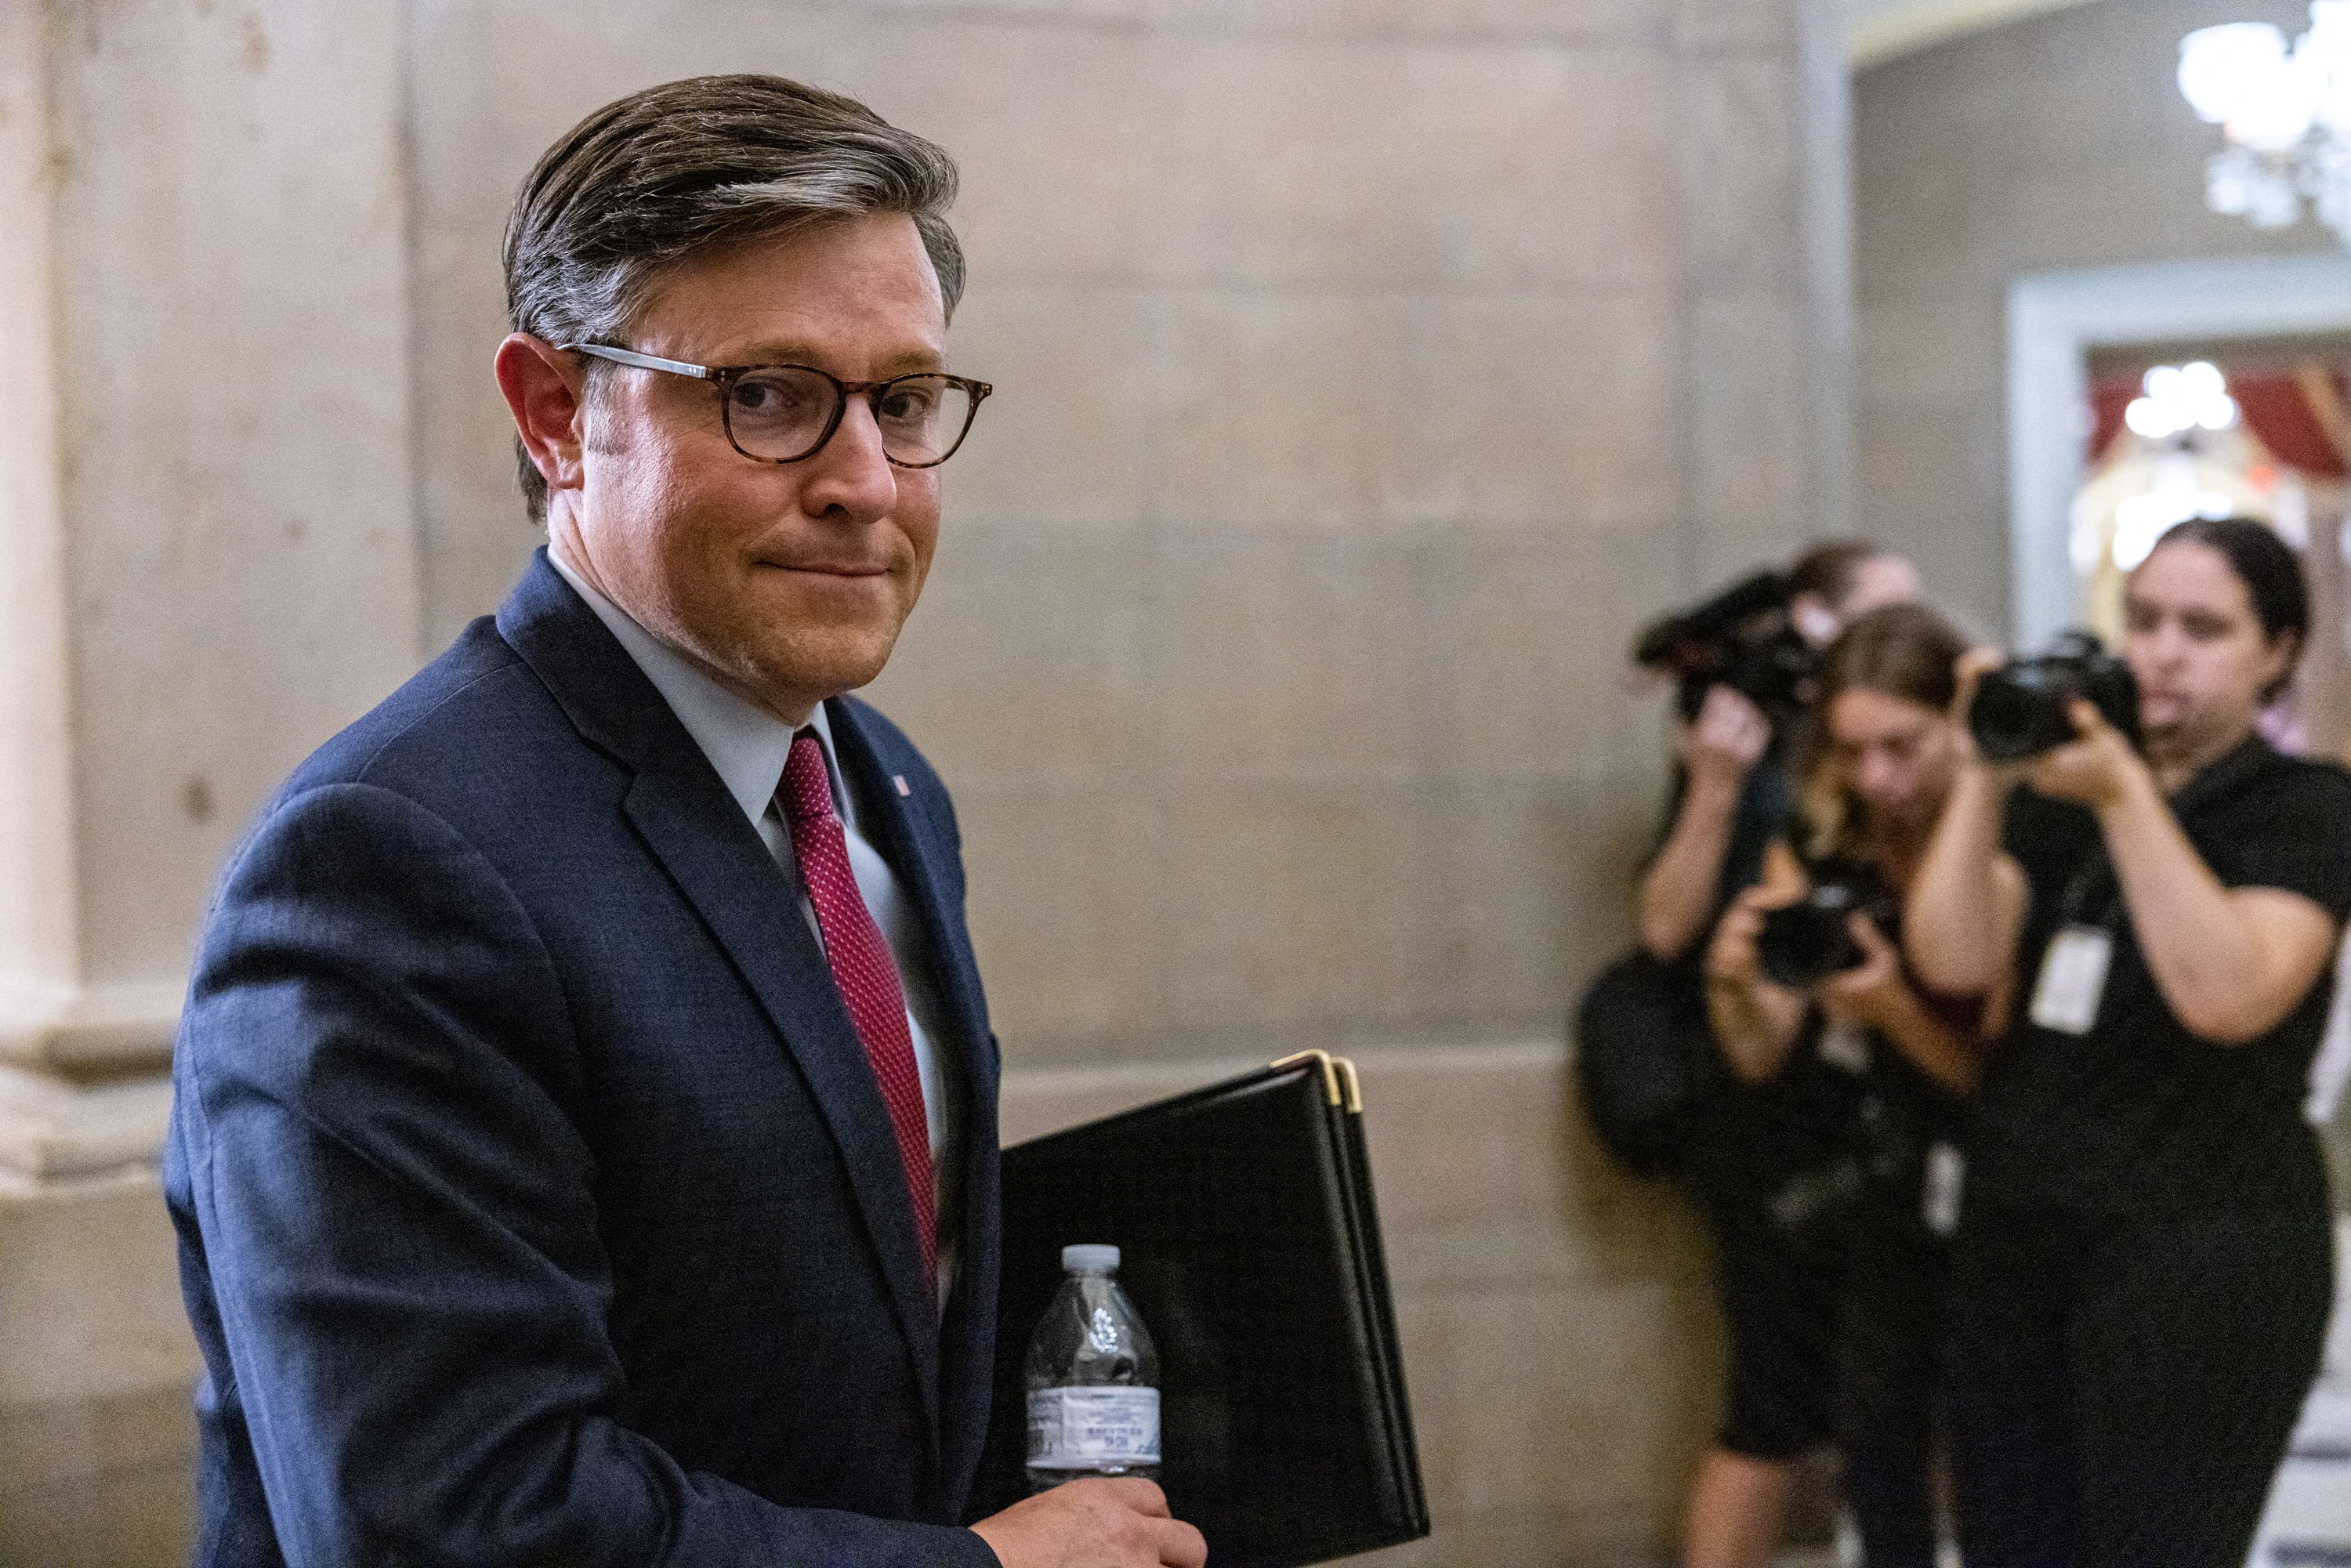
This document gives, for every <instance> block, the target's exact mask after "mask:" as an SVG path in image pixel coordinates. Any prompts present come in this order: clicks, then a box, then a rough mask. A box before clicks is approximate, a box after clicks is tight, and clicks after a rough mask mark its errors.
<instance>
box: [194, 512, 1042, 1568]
mask: <svg viewBox="0 0 2351 1568" xmlns="http://www.w3.org/2000/svg"><path fill="white" fill-rule="evenodd" d="M829 711H830V715H831V725H832V733H833V737H834V744H835V747H836V749H837V751H838V754H839V756H840V759H841V770H842V773H843V774H844V776H845V778H846V779H847V781H848V784H849V787H850V788H852V789H854V790H855V791H856V792H857V800H858V810H859V814H860V821H861V824H862V826H864V827H865V829H866V831H868V833H869V836H871V837H872V838H873V840H874V841H875V844H876V847H877V848H879V849H881V850H882V852H883V854H884V855H885V856H886V857H887V858H888V859H889V860H890V862H891V864H892V867H893V870H894V871H895V872H896V873H897V875H898V877H899V880H900V882H901V883H902V885H903V886H904V888H905V889H906V890H907V892H908V894H909V895H910V897H911V899H912V900H913V903H914V906H915V908H916V909H917V910H918V911H919V914H920V924H921V927H922V933H923V936H924V938H925V942H926V944H927V946H928V948H929V955H928V956H929V961H930V965H931V968H932V971H933V974H932V978H933V981H934V983H935V988H936V994H937V997H938V998H939V1001H940V1004H941V1009H942V1012H943V1015H944V1020H943V1021H944V1026H945V1027H944V1030H943V1032H944V1033H945V1035H946V1039H945V1040H942V1041H941V1042H940V1043H941V1045H942V1048H943V1050H942V1054H943V1056H945V1057H946V1058H947V1059H948V1060H949V1061H952V1062H954V1063H955V1064H956V1071H955V1072H953V1073H952V1074H951V1077H950V1082H951V1084H952V1087H951V1090H950V1092H958V1093H960V1094H961V1096H962V1100H961V1109H962V1124H963V1126H964V1128H965V1129H966V1136H965V1138H964V1140H963V1141H964V1145H965V1151H966V1152H965V1155H964V1158H965V1161H966V1164H965V1166H964V1168H963V1171H962V1181H961V1183H960V1190H961V1192H962V1193H963V1194H964V1195H965V1197H964V1199H963V1207H962V1213H961V1214H960V1216H959V1219H960V1228H961V1232H962V1248H963V1259H962V1270H961V1282H960V1284H959V1286H958V1288H957V1289H956V1291H954V1292H953V1293H952V1294H951V1296H950V1299H949V1302H948V1310H947V1312H946V1319H945V1322H944V1323H942V1322H940V1321H939V1319H938V1317H937V1314H936V1311H935V1308H934V1307H933V1305H932V1304H931V1301H930V1297H929V1293H928V1291H927V1289H926V1287H925V1282H924V1280H923V1278H922V1271H921V1270H922V1266H921V1263H920V1261H919V1259H918V1254H917V1250H916V1249H917V1243H916V1239H915V1236H914V1224H913V1218H912V1214H911V1211H910V1209H909V1207H908V1205H907V1203H906V1197H905V1182H904V1174H903V1172H902V1171H901V1169H900V1166H899V1163H898V1154H897V1145H896V1142H895V1140H894V1139H893V1135H892V1131H891V1124H890V1120H889V1114H888V1112H887V1111H886V1110H885V1109H884V1107H883V1101H882V1096H881V1092H880V1090H879V1088H878V1087H877V1086H876V1084H875V1082H874V1079H873V1075H872V1070H871V1069H870V1068H869V1067H868V1066H867V1063H866V1059H865V1054H864V1051H863V1049H862V1046H861V1045H860V1044H859V1041H858V1038H857V1035H856V1033H855V1031H854V1028H853V1026H852V1023H851V1022H850V1019H849V1015H848V1012H847V1010H846V1009H845V1008H844V1006H843V1005H842V1003H841V997H840V993H839V991H838V990H837V989H836V988H835V987H834V985H833V983H832V979H831V973H830V971H829V970H828V969H827V968H826V966H825V960H824V956H823V953H822V950H821V949H820V947H819V946H818V944H817V942H816V939H815V937H814V936H812V935H811V934H810V931H809V929H808V926H807V924H806V922H805V921H804V920H803V919H802V918H801V916H800V915H799V910H798V908H797V905H796V904H795V903H794V894H793V891H792V889H791V887H790V885H789V882H788V881H787V879H786V877H785V876H784V874H783V873H782V872H781V871H779V869H778V867H777V865H776V863H775V862H774V861H773V860H772V859H771V858H770V857H769V855H768V851H767V849H766V847H765V845H764V844H762V843H761V841H760V840H759V837H758V833H757V831H755V830H754V829H753V828H752V826H751V824H750V823H749V822H748V821H747V820H746V819H745V818H744V815H743V813H742V811H741V810H739V809H738V808H737V805H736V803H735V800H733V798H732V797H730V796H729V795H728V794H727V793H726V789H725V787H724V786H723V785H721V783H720V782H719V779H718V776H717V774H716V772H715V771H714V770H713V769H712V768H711V767H710V765H709V763H708V762H707V761H706V760H705V758H704V757H703V754H702V752H701V750H700V749H699V748H698V747H696V746H695V742H694V741H693V739H692V738H691V737H689V736H688V735H687V734H686V731H685V729H684V727H683V726H681V725H680V724H679V723H678V721H677V719H676V717H675V716H674V715H673V714H672V713H671V711H670V709H669V707H668V706H667V705H666V704H665V703H664V701H663V699H662V697H661V696H660V695H659V693H658V692H656V691H655V689H654V688H653V685H652V683H651V682H649V681H648V680H647V679H646V678H645V677H644V675H643V674H642V673H640V671H639V670H638V669H637V667H636V665H635V664H633V663H632V661H631V660H630V658H629V656H628V655H627V653H624V652H623V651H622V648H621V646H620V645H619V643H616V642H614V641H613V639H612V637H611V633H609V632H606V631H605V629H604V627H603V626H602V624H601V622H598V621H597V619H596V617H595V615H594V613H593V612H590V610H589V608H588V607H587V606H586V605H585V604H584V603H583V602H581V601H580V598H579V596H578V595H577V594H576V593H574V592H573V591H572V590H571V589H570V587H569V585H568V584H566V583H565V582H564V581H563V580H561V578H560V577H559V576H558V575H557V574H556V573H555V571H554V570H552V569H551V568H550V567H549V565H548V564H547V562H546V560H545V559H543V558H541V559H535V560H534V561H533V563H532V565H531V567H530V570H529V571H528V574H527V575H526V576H525V577H524V579H523V580H522V582H521V584H520V585H519V586H518V587H517V589H516V591H515V592H514V594H513V596H512V597H511V598H510V599H509V600H508V601H507V603H506V605H505V606H504V608H503V609H501V610H500V611H499V612H498V615H497V618H496V621H495V622H491V621H488V620H484V621H479V622H475V624H474V625H473V626H471V627H470V628H468V629H467V630H466V632H465V634H464V635H463V636H461V637H460V638H459V639H458V640H457V642H456V643H455V645H454V646H452V647H451V648H450V649H449V651H448V652H447V653H444V654H443V655H442V656H441V657H440V658H439V659H437V660H435V661H434V663H433V664H431V665H430V666H428V667H427V668H426V669H425V670H423V672H422V673H421V674H418V675H417V676H416V677H415V678H414V679H413V680H412V681H410V682H409V683H408V685H405V686H403V687H402V689H401V690H400V691H399V692H397V693H396V694H394V695H392V697H391V698H389V699H388V700H387V701H385V702H384V704H383V705H382V706H380V707H378V708H377V709H376V710H375V711H374V712H372V713H371V714H369V715H368V716H366V717H364V718H362V719H361V720H360V721H359V722H358V723H357V724H355V725H353V726H352V727H350V729H348V730H346V731H344V732H343V733H342V734H341V735H340V736H339V737H336V738H335V739H334V740H332V741H330V742H329V743H328V744H327V745H326V746H325V747H322V748H321V749H320V750H319V752H318V753H317V754H316V755H315V756H313V757H312V758H310V759H309V761H308V762H307V763H306V764H304V766H303V767H302V768H301V769H300V770H299V771H298V772H297V773H296V774H295V775H294V777H293V778H292V779H290V780H289V781H288V782H287V785H286V787H285V789H283V790H282V791H280V793H279V794H278V795H277V797H276V799H275V800H272V801H271V802H270V804H269V805H268V807H267V808H266V810H265V811H264V812H263V814H262V816H261V819H260V821H259V822H258V824H257V825H256V828H255V830H254V831H253V832H252V834H251V836H250V837H249V838H248V839H247V840H246V842H245V844H244V845H243V846H242V848H240V849H239V851H238V852H237V853H236V855H235V858H234V859H233V861H232V862H230V865H229V868H228V870H227V872H226V873H225V877H224V880H223V883H222V886H221V890H220V892H219V894H218V896H217V899H216V901H215V904H214V908H213V910H212V912H211V915H210V918H209V920H208V922H207V924H206V926H205V929H204V939H203V943H202V946H201V949H200V951H199V954H198V956H197V960H196V966H195V973H194V978H193V985H192V988H191V990H190V995H189V998H188V1005H187V1010H186V1014H185V1016H184V1019H183V1023H182V1026H181V1032H180V1039H179V1049H178V1058H177V1062H176V1068H175V1071H176V1077H177V1097H176V1102H175V1105H174V1110H173V1115H172V1133H171V1138H170V1142H169V1145H168V1146H167V1149H166V1153H165V1162H164V1178H165V1187H166V1193H167V1196H168V1197H169V1200H170V1204H171V1208H172V1219H173V1221H174V1223H175V1224H176V1226H177V1228H178V1232H179V1237H180V1246H181V1272H182V1278H183V1283H184V1287H185V1291H186V1296H187V1302H188V1310H189V1313H190V1315H191V1317H192V1318H193V1322H194V1324H195V1329H196V1334H197V1338H198V1340H199V1341H200V1342H201V1344H202V1347H203V1351H204V1363H205V1366H206V1369H207V1371H206V1376H205V1378H204V1383H203V1385H201V1386H200V1388H199V1389H198V1393H197V1410H198V1416H199V1418H200V1426H201V1437H202V1460H201V1463H202V1472H201V1482H200V1490H201V1508H202V1521H201V1524H200V1533H199V1546H198V1553H197V1561H198V1562H199V1563H204V1564H208V1565H209V1564H222V1565H227V1564H237V1565H243V1564H249V1563H280V1562H285V1563H297V1564H321V1565H325V1564H333V1565H335V1568H343V1565H346V1564H374V1563H385V1564H390V1563H401V1564H417V1565H423V1564H432V1565H440V1564H453V1565H454V1564H468V1565H471V1564H480V1565H483V1568H490V1565H494V1564H495V1565H506V1564H522V1563H550V1564H551V1563H561V1564H565V1565H567V1568H588V1565H595V1564H612V1565H615V1568H618V1565H621V1564H626V1565H628V1568H647V1565H649V1564H656V1563H659V1564H668V1563H678V1564H689V1563H690V1564H695V1568H706V1565H717V1564H732V1563H743V1564H755V1563H756V1564H759V1565H761V1568H778V1565H781V1564H791V1565H794V1568H813V1565H816V1564H826V1563H840V1564H844V1565H847V1564H855V1565H859V1568H865V1565H876V1568H878V1565H882V1564H904V1565H906V1568H914V1565H917V1564H919V1565H921V1568H936V1565H939V1564H956V1563H970V1564H973V1565H975V1568H995V1562H996V1559H995V1557H994V1554H993V1553H991V1552H989V1551H988V1549H987V1544H986V1543H985V1542H982V1541H981V1540H980V1539H979V1538H978V1537H977V1536H976V1535H973V1534H971V1533H969V1532H968V1531H964V1530H962V1529H960V1528H956V1526H957V1525H958V1523H959V1521H960V1520H961V1519H962V1516H963V1510H964V1506H965V1499H966V1497H967V1493H968V1491H969V1489H970V1485H971V1478H972V1472H973V1469H974V1467H975V1465H976V1464H977V1458H978V1453H979V1448H980V1443H981V1439H982V1437H983V1436H984V1433H985V1429H986V1426H987V1403H988V1380H989V1374H990V1358H991V1354H992V1346H993V1344H994V1341H995V1316H996V1275H997V1248H998V1223H997V1197H998V1180H997V1146H996V1092H997V1072H998V1063H997V1055H996V1046H995V1041H994V1040H993V1038H992V1037H991V1036H990V1034H989V1032H988V1025H987V1006H986V1002H985V1000H984V998H982V996H981V992H980V984H979V975H978V972H977V969H976V968H975V967H974V966H973V962H972V955H971V945H970V939H969V936H968V935H967V932H966V930H965V926H964V887H963V869H962V862H961V848H960V841H959V839H958V837H957V834H956V824H955V815H954V811H953V809H952V807H951V806H950V805H949V803H948V800H947V796H946V789H944V788H943V787H942V786H941V785H940V783H939V780H938V779H937V777H936V776H935V774H933V773H932V771H931V769H930V768H929V767H928V766H927V765H926V764H925V762H924V760H923V758H922V757H921V756H920V754H918V753H917V752H916V751H915V750H914V747H913V746H912V745H911V744H909V743H908V742H907V740H906V738H905V737H904V736H903V735H901V734H900V733H899V732H898V731H897V730H896V729H895V728H894V727H892V726H891V725H890V724H889V722H888V721H887V720H885V719H883V717H881V716H880V715H878V714H876V713H874V712H873V711H872V709H871V708H869V707H866V706H863V705H862V704H860V703H857V702H853V701H850V700H847V699H839V700H836V701H835V702H833V703H832V704H831V706H830V710H829ZM893 778H894V779H904V781H905V785H906V787H907V789H908V790H909V791H910V793H909V794H906V795H903V796H902V795H901V793H900V791H899V789H898V788H897V787H896V785H895V783H894V782H893Z"/></svg>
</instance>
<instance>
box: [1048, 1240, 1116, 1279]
mask: <svg viewBox="0 0 2351 1568" xmlns="http://www.w3.org/2000/svg"><path fill="white" fill-rule="evenodd" d="M1061 1267H1062V1268H1064V1269H1066V1270H1069V1271H1070V1272H1071V1273H1072V1274H1109V1273H1113V1272H1115V1271H1116V1270H1117V1268H1118V1249H1117V1248H1115V1247H1100V1246H1094V1247H1089V1246H1083V1245H1081V1246H1076V1247H1064V1248H1062V1249H1061Z"/></svg>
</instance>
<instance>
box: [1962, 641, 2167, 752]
mask: <svg viewBox="0 0 2351 1568" xmlns="http://www.w3.org/2000/svg"><path fill="white" fill-rule="evenodd" d="M2076 697H2087V698H2088V699H2089V700H2090V701H2091V702H2092V703H2094V704H2095V705H2096V706H2097V710H2098V711H2099V712H2100V713H2102V714H2104V715H2105V719H2106V722H2107V723H2108V724H2110V725H2113V726H2114V727H2116V729H2118V730H2121V731H2122V732H2123V734H2124V735H2126V736H2127V737H2129V738H2130V742H2131V744H2132V745H2133V746H2136V745H2137V744H2138V682H2137V680H2136V679H2134V678H2133V676H2132V675H2131V672H2130V666H2129V665H2128V664H2125V663H2123V662H2122V661H2121V660H2120V659H2117V658H2116V657H2115V656H2114V655H2113V654H2112V653H2107V652H2106V651H2105V648H2104V647H2103V646H2101V645H2100V644H2099V642H2098V640H2097V638H2095V637H2094V636H2092V635H2091V634H2090V633H2089V632H2066V633H2064V635H2063V636H2061V637H2059V638H2058V639H2057V641H2056V643H2054V644H2053V645H2052V646H2051V648H2050V650H2049V652H2048V653H2043V654H2042V655H2041V656H2040V657H2038V658H2032V659H2011V660H2010V661H2009V662H2008V663H2007V664H2003V665H2001V667H2000V668H1999V669H1997V670H1993V671H1991V672H1989V673H1988V674H1985V676H1984V677H1983V679H1982V681H1981V682H1980V684H1979V685H1977V686H1976V695H1975V700H1974V701H1973V702H1971V703H1970V704H1969V705H1968V729H1969V731H1970V733H1971V734H1973V735H1974V736H1975V737H1976V749H1977V750H1978V751H1980V752H1981V753H1982V754H1983V755H1984V757H1985V758H1987V759H1988V760H1990V761H1993V762H2020V761H2022V760H2023V759H2024V758H2028V757H2038V756H2040V755H2041V753H2043V752H2044V751H2047V750H2049V749H2050V748H2051V747H2057V746H2063V745H2064V744H2065V742H2067V741H2069V740H2071V739H2073V738H2074V735H2075V734H2076V733H2077V732H2076V731H2075V730H2074V720H2073V718H2072V717H2071V716H2069V715H2068V714H2067V712H2066V709H2067V708H2068V707H2069V706H2072V704H2073V701H2074V698H2076Z"/></svg>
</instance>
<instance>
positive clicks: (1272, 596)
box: [1148, 527, 1430, 781]
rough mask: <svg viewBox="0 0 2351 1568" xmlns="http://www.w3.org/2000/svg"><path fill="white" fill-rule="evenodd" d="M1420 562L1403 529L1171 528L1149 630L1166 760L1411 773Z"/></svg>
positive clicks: (1205, 766) (1224, 770)
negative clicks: (1395, 531) (1399, 532)
mask: <svg viewBox="0 0 2351 1568" xmlns="http://www.w3.org/2000/svg"><path fill="white" fill-rule="evenodd" d="M1424 575H1425V574H1424V572H1423V571H1422V562H1421V558H1420V555H1419V553H1418V552H1417V551H1416V549H1415V548H1414V545H1413V542H1412V541H1411V540H1410V539H1409V538H1405V537H1400V536H1398V535H1395V534H1393V533H1384V534H1370V533H1363V532H1357V531H1355V530H1352V529H1347V528H1333V527H1322V528H1274V529H1256V528H1217V529H1209V528H1182V529H1169V530H1166V531H1165V532H1164V533H1163V534H1162V535H1161V536H1160V539H1159V545H1158V549H1157V551H1156V560H1155V568H1154V576H1155V582H1154V585H1153V587H1152V590H1151V599H1150V603H1149V609H1148V614H1149V627H1148V635H1149V637H1150V646H1151V652H1150V658H1151V662H1152V667H1153V671H1154V674H1155V687H1154V698H1155V709H1156V717H1157V721H1158V724H1157V730H1158V733H1157V737H1156V738H1157V743H1158V756H1159V758H1160V759H1161V760H1160V766H1161V767H1162V768H1164V770H1165V773H1166V775H1167V776H1168V777H1169V778H1171V779H1191V780H1202V781H1221V780H1228V779H1233V778H1234V777H1235V776H1236V775H1243V776H1247V775H1259V774H1268V773H1279V774H1284V775H1290V776H1300V775H1304V776H1323V775H1330V774H1339V775H1344V776H1349V777H1358V776H1360V777H1367V778H1375V779H1389V780H1398V779H1403V778H1404V777H1405V776H1407V775H1409V774H1410V773H1411V772H1412V771H1413V770H1414V769H1415V768H1416V766H1417V762H1418V758H1419V755H1420V748H1421V746H1422V743H1423V737H1419V736H1416V734H1415V733H1414V731H1413V728H1412V725H1411V719H1410V716H1411V715H1412V714H1413V713H1414V712H1415V711H1416V709H1417V707H1418V706H1419V705H1418V697H1419V693H1420V690H1421V685H1422V683H1423V681H1424V679H1425V675H1426V661H1427V660H1428V658H1429V657H1430V651H1429V650H1427V649H1426V647H1425V645H1424V643H1423V642H1422V630H1423V625H1424V605H1425V601H1426V592H1425V589H1424V585H1423V582H1422V578H1423V576H1424Z"/></svg>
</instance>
